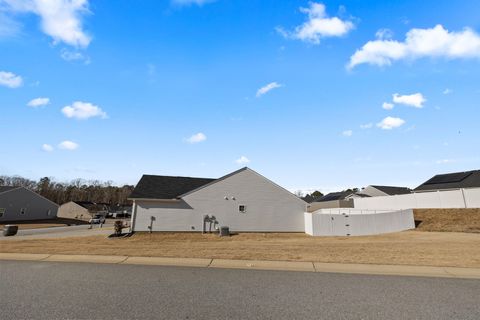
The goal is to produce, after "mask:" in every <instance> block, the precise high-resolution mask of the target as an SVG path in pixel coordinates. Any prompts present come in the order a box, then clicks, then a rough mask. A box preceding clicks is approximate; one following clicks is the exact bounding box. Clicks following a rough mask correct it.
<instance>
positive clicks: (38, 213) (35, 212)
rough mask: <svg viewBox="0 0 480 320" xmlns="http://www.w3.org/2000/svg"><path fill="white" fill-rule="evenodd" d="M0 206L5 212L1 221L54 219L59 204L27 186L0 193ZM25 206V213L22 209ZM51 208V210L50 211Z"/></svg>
mask: <svg viewBox="0 0 480 320" xmlns="http://www.w3.org/2000/svg"><path fill="white" fill-rule="evenodd" d="M0 208H3V209H5V213H4V214H3V216H2V217H1V218H0V221H1V222H6V221H25V220H43V219H54V218H55V217H56V216H57V210H58V205H57V204H55V203H53V202H51V201H49V200H47V199H45V198H43V197H42V196H40V195H38V194H36V193H35V192H32V191H29V190H27V189H25V188H18V189H14V190H11V191H7V192H4V193H1V194H0ZM22 208H25V209H26V211H25V214H21V213H20V211H21V209H22ZM49 210H50V211H49Z"/></svg>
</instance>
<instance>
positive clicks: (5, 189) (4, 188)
mask: <svg viewBox="0 0 480 320" xmlns="http://www.w3.org/2000/svg"><path fill="white" fill-rule="evenodd" d="M18 188H20V187H13V186H0V193H4V192H7V191H10V190H14V189H18Z"/></svg>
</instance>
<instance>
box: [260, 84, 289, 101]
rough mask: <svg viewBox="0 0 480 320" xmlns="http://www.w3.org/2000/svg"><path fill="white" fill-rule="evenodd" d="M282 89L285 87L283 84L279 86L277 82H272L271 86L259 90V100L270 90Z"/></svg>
mask: <svg viewBox="0 0 480 320" xmlns="http://www.w3.org/2000/svg"><path fill="white" fill-rule="evenodd" d="M281 87H283V84H279V83H277V82H270V83H269V84H267V85H265V86H263V87H261V88H260V89H258V90H257V98H258V97H261V96H263V95H264V94H265V93H267V92H269V91H270V90H273V89H277V88H281Z"/></svg>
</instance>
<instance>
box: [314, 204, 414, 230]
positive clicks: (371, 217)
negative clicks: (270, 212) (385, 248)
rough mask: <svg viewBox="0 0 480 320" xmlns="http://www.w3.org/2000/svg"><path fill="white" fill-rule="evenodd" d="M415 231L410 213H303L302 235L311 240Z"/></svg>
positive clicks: (340, 209) (380, 211) (355, 211)
mask: <svg viewBox="0 0 480 320" xmlns="http://www.w3.org/2000/svg"><path fill="white" fill-rule="evenodd" d="M414 228H415V222H414V219H413V210H412V209H408V210H397V211H391V210H390V211H388V210H356V209H349V208H337V209H320V210H317V211H315V212H312V213H310V212H306V213H305V233H307V234H309V235H312V236H363V235H373V234H381V233H389V232H398V231H403V230H409V229H414Z"/></svg>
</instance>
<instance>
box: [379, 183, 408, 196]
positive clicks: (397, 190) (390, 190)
mask: <svg viewBox="0 0 480 320" xmlns="http://www.w3.org/2000/svg"><path fill="white" fill-rule="evenodd" d="M371 187H373V188H375V189H377V190H380V191H382V192H384V193H386V194H388V195H389V196H393V195H397V194H409V193H412V190H410V189H409V188H406V187H394V186H373V185H372V186H371Z"/></svg>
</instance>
